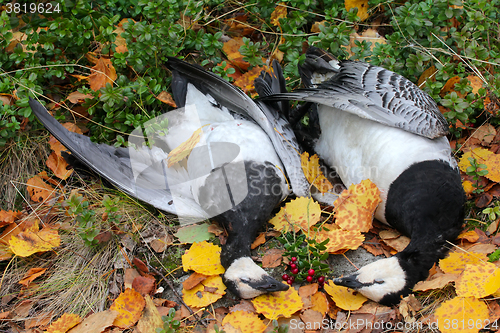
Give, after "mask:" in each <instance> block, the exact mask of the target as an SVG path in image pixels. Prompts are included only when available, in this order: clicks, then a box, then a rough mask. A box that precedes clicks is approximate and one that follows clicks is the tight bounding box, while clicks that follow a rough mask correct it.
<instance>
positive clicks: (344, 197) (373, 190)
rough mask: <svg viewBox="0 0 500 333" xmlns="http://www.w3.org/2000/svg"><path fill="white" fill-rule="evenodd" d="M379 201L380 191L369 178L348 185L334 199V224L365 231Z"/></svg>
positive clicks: (346, 228) (368, 227) (370, 224)
mask: <svg viewBox="0 0 500 333" xmlns="http://www.w3.org/2000/svg"><path fill="white" fill-rule="evenodd" d="M380 201H381V200H380V191H379V189H378V188H377V186H376V185H375V184H373V183H372V182H371V181H370V180H369V179H365V180H363V181H361V183H359V184H356V185H354V184H353V185H351V186H349V189H348V190H344V192H342V194H341V195H340V197H339V198H338V199H337V201H335V206H336V209H337V212H336V213H335V218H336V221H335V224H337V225H338V226H339V227H341V228H342V229H344V230H353V231H354V230H356V231H360V232H367V231H368V230H370V228H371V226H372V221H373V214H374V213H375V210H376V209H377V206H378V204H379V203H380Z"/></svg>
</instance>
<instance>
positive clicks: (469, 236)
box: [457, 230, 479, 243]
mask: <svg viewBox="0 0 500 333" xmlns="http://www.w3.org/2000/svg"><path fill="white" fill-rule="evenodd" d="M462 238H463V239H466V240H468V241H469V242H471V243H475V242H477V240H478V239H479V235H478V234H477V232H476V231H475V230H469V231H466V230H464V231H462V233H461V234H460V235H458V237H457V239H462Z"/></svg>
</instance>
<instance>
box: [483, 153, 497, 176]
mask: <svg viewBox="0 0 500 333" xmlns="http://www.w3.org/2000/svg"><path fill="white" fill-rule="evenodd" d="M484 164H485V165H486V167H487V169H488V173H487V174H486V175H485V177H486V178H488V179H489V180H492V181H494V182H496V183H498V182H500V155H498V154H493V155H490V156H488V158H486V160H485V161H484Z"/></svg>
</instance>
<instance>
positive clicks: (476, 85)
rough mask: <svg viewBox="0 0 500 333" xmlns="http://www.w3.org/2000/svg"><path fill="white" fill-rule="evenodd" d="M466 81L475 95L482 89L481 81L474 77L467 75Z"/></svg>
mask: <svg viewBox="0 0 500 333" xmlns="http://www.w3.org/2000/svg"><path fill="white" fill-rule="evenodd" d="M467 79H468V80H469V85H470V86H471V87H472V92H473V93H474V94H477V93H478V92H479V89H481V88H482V87H483V81H482V80H481V79H480V78H479V77H477V76H475V75H469V76H467Z"/></svg>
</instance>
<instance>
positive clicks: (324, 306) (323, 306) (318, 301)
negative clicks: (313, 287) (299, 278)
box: [311, 291, 330, 316]
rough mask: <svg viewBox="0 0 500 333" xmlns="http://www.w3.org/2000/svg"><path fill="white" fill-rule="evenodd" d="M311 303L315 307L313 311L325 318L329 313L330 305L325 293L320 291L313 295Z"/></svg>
mask: <svg viewBox="0 0 500 333" xmlns="http://www.w3.org/2000/svg"><path fill="white" fill-rule="evenodd" d="M311 303H312V305H313V306H312V308H311V310H314V311H318V312H319V313H321V314H322V315H323V316H325V315H326V314H327V313H328V310H329V308H330V304H329V303H328V299H327V298H326V295H325V294H324V293H323V292H321V291H318V292H316V293H315V294H313V295H312V296H311Z"/></svg>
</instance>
